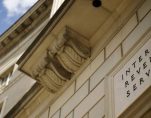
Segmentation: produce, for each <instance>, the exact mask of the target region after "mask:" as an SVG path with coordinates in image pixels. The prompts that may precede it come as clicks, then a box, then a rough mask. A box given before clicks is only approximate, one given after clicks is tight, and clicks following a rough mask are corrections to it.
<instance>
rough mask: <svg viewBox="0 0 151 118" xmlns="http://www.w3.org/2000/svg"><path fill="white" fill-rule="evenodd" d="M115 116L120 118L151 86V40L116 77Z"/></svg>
mask: <svg viewBox="0 0 151 118" xmlns="http://www.w3.org/2000/svg"><path fill="white" fill-rule="evenodd" d="M113 79H114V96H115V97H114V99H115V116H116V117H118V116H119V115H120V114H121V113H122V112H123V111H124V110H125V109H126V108H127V107H128V106H129V105H130V104H132V103H133V102H134V101H135V100H136V99H137V98H138V97H139V96H140V95H141V94H142V93H143V92H144V91H145V90H146V89H147V88H148V87H149V86H151V39H150V40H149V41H147V43H146V44H145V45H144V46H143V47H142V48H141V49H140V50H139V51H138V52H137V53H136V54H135V55H134V56H133V57H132V58H131V59H130V60H129V61H128V62H127V63H126V64H125V66H124V67H123V68H122V69H121V70H120V71H119V72H118V73H117V74H116V75H115V76H114V78H113Z"/></svg>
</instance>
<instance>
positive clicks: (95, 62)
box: [76, 50, 104, 90]
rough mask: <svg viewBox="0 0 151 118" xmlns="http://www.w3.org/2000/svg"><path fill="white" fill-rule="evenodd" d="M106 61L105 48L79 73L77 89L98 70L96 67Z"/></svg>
mask: <svg viewBox="0 0 151 118" xmlns="http://www.w3.org/2000/svg"><path fill="white" fill-rule="evenodd" d="M103 62H104V50H102V51H101V52H100V53H99V55H98V56H97V57H96V58H95V59H94V60H93V61H92V62H91V63H90V64H89V66H88V67H87V68H86V69H85V70H84V71H83V72H82V73H81V74H80V75H79V77H78V78H77V80H76V90H78V89H79V88H80V87H81V86H82V84H83V83H84V82H85V81H86V80H87V79H89V77H90V76H91V75H92V74H93V73H94V72H95V71H96V69H97V68H98V67H99V66H100V65H101V64H102V63H103Z"/></svg>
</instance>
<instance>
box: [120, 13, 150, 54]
mask: <svg viewBox="0 0 151 118" xmlns="http://www.w3.org/2000/svg"><path fill="white" fill-rule="evenodd" d="M150 21H151V12H150V13H149V14H148V15H147V16H146V17H145V18H144V19H143V20H142V22H140V24H139V25H138V26H137V27H136V28H135V30H134V31H133V32H132V33H131V34H130V35H129V36H128V37H127V39H126V40H125V41H124V42H123V44H122V45H123V53H124V54H126V53H127V52H128V51H129V50H130V49H131V48H132V47H133V46H134V44H136V42H138V41H139V40H140V38H141V37H142V36H143V35H144V34H145V32H146V31H147V30H148V29H149V28H150V27H151V22H150Z"/></svg>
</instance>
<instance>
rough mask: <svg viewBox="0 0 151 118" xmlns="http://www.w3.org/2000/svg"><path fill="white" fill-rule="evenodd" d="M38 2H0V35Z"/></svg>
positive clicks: (11, 0)
mask: <svg viewBox="0 0 151 118" xmlns="http://www.w3.org/2000/svg"><path fill="white" fill-rule="evenodd" d="M37 1H38V0H0V35H1V34H2V33H3V32H5V31H6V30H7V29H8V28H9V27H10V26H11V25H12V24H14V23H15V21H17V20H18V19H19V18H20V17H21V16H22V15H23V14H24V13H25V12H26V11H27V10H28V9H29V8H30V7H31V6H33V5H34V4H35V3H36V2H37Z"/></svg>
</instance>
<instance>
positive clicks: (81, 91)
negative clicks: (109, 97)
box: [61, 81, 88, 118]
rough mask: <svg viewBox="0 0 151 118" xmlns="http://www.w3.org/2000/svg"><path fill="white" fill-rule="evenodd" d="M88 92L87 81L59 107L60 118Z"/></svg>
mask: <svg viewBox="0 0 151 118" xmlns="http://www.w3.org/2000/svg"><path fill="white" fill-rule="evenodd" d="M87 94H88V81H87V82H86V83H85V84H84V85H83V86H82V87H81V88H80V89H79V90H78V91H77V92H76V93H75V94H74V95H73V96H72V97H71V98H70V99H69V100H68V101H67V102H66V103H65V104H64V106H63V107H62V108H61V118H64V117H66V115H67V114H68V113H69V112H71V111H72V110H73V109H74V108H75V107H76V106H77V105H78V104H79V103H80V102H81V101H82V100H83V98H84V97H85V96H86V95H87Z"/></svg>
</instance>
